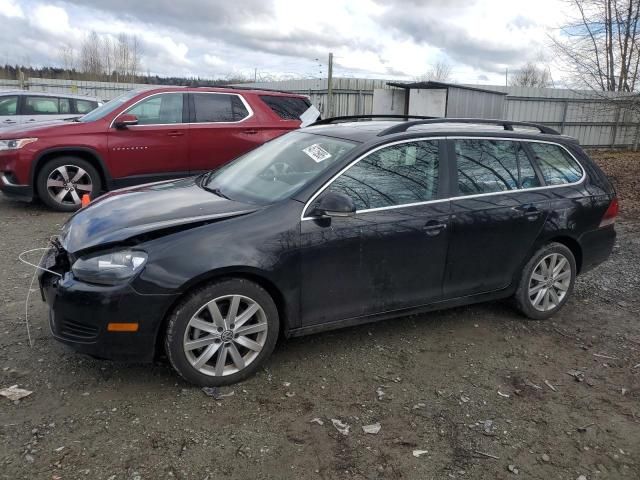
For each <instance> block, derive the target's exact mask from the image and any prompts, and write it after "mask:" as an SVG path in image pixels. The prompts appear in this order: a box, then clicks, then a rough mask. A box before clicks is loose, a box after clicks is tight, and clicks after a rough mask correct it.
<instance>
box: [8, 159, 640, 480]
mask: <svg viewBox="0 0 640 480" xmlns="http://www.w3.org/2000/svg"><path fill="white" fill-rule="evenodd" d="M599 155H600V154H599V153H598V154H597V155H596V157H597V158H598V160H600V156H599ZM624 157H625V158H624V159H623V160H620V161H619V162H618V161H617V160H616V159H615V158H614V157H613V156H612V155H611V154H608V153H607V154H606V158H605V157H603V158H605V161H603V165H604V163H606V164H607V166H606V167H605V168H606V169H607V171H608V172H609V173H610V174H612V175H614V176H619V175H620V172H624V171H626V168H627V167H626V166H628V164H630V163H632V162H631V161H630V160H628V159H627V155H626V154H625V155H624ZM612 158H613V159H612ZM630 158H631V157H630ZM632 158H635V159H636V161H637V162H638V164H640V156H638V155H635V156H634V157H632ZM615 181H616V184H617V185H618V188H619V191H620V196H621V198H622V199H623V202H624V203H623V205H624V204H627V202H629V201H631V202H633V201H637V197H634V195H637V192H635V193H634V191H633V189H628V187H627V186H628V185H629V182H623V181H619V180H618V179H617V178H616V179H615ZM634 198H635V200H634ZM623 208H624V207H623ZM633 211H634V210H630V209H629V210H628V209H625V210H624V212H625V217H624V218H623V219H622V220H621V221H620V222H619V223H618V227H617V230H618V233H619V237H618V240H619V241H618V245H617V246H616V248H615V251H614V254H613V255H612V257H611V259H610V260H609V261H608V262H606V263H605V264H603V265H601V266H600V267H599V268H598V269H596V270H594V271H592V272H589V273H588V274H585V275H584V276H582V277H580V278H579V281H578V283H577V286H576V291H575V295H574V296H573V298H572V299H571V300H570V302H569V304H568V305H567V307H566V308H565V309H563V310H562V311H561V312H560V313H559V314H558V315H557V316H556V317H554V318H553V319H552V320H550V321H546V322H530V321H526V320H524V319H523V318H522V317H520V316H519V315H518V314H516V313H515V312H514V311H513V309H512V308H511V307H510V306H509V305H507V304H506V303H503V302H497V303H489V304H484V305H476V306H471V307H464V308H457V309H453V310H448V311H443V312H436V313H430V314H428V315H422V316H414V317H407V318H402V319H397V320H393V321H387V322H381V323H377V324H372V325H365V326H360V327H356V328H349V329H345V330H340V331H335V332H329V333H325V334H320V335H314V336H309V337H304V338H298V339H293V340H290V341H288V342H285V343H283V344H281V345H280V346H279V347H278V348H277V349H276V352H275V353H274V355H273V357H272V359H271V360H270V361H269V362H268V364H267V365H266V368H265V369H264V370H262V371H260V372H259V373H258V375H256V376H255V377H253V378H251V379H249V380H248V381H246V382H244V383H242V384H239V385H235V386H233V387H227V388H224V389H222V390H221V391H220V393H222V394H226V395H227V396H225V397H221V398H219V399H218V400H216V399H214V398H212V397H208V396H206V395H205V394H204V393H203V392H202V391H201V390H200V389H198V388H194V387H191V386H190V385H187V384H186V383H184V382H182V381H181V380H180V379H179V378H178V377H177V376H176V375H175V374H174V373H173V372H172V371H171V369H170V368H169V367H168V366H167V365H166V364H165V363H159V364H156V365H123V364H118V363H113V362H107V361H97V360H93V359H91V358H88V357H86V356H82V355H79V354H76V353H74V352H72V351H70V350H68V349H66V348H65V347H63V346H62V345H60V344H58V343H57V342H55V341H54V340H53V339H51V337H50V336H49V333H48V329H47V326H46V320H45V319H46V316H45V314H46V311H45V308H44V305H43V304H42V303H41V302H40V301H39V299H38V298H33V299H32V301H31V302H30V304H31V306H30V310H29V317H30V322H31V326H32V335H33V337H34V340H35V344H34V346H33V347H32V348H30V347H29V345H28V342H27V336H26V331H25V327H24V321H25V318H24V300H25V294H26V291H27V288H28V284H29V280H30V272H29V270H28V269H27V268H25V267H24V266H23V265H21V264H20V263H18V261H17V260H16V257H17V255H18V253H20V252H21V251H23V250H26V249H28V248H35V247H39V246H42V245H43V244H44V243H45V241H46V239H47V238H48V236H49V235H50V234H51V233H52V232H54V231H55V230H56V229H57V228H58V226H59V225H60V223H61V222H63V221H64V218H65V215H62V214H56V213H52V212H49V211H46V210H45V209H44V208H42V207H39V206H37V205H25V204H20V203H13V202H9V201H6V200H5V199H4V198H0V245H2V251H3V255H2V259H1V260H0V269H1V270H2V272H3V274H2V276H1V277H0V288H1V289H2V292H4V295H3V297H2V300H1V305H2V308H1V309H0V320H1V322H2V323H1V327H0V331H1V332H2V334H1V335H0V387H8V386H11V385H16V384H17V385H18V386H19V387H21V388H25V389H28V390H31V391H33V393H32V394H31V395H30V396H28V397H26V398H24V399H22V400H20V401H18V402H11V401H9V400H7V399H4V398H0V406H1V408H0V478H4V479H12V480H13V479H51V480H52V479H77V478H80V479H85V478H91V479H112V480H115V479H131V480H133V479H160V478H176V479H198V480H205V479H209V480H215V479H219V478H229V479H247V478H252V479H287V478H292V479H294V478H295V479H298V478H305V479H306V478H309V479H314V478H318V479H333V478H349V479H352V478H353V479H443V478H457V479H465V478H473V479H478V478H481V479H484V478H486V479H507V478H531V479H544V480H547V479H549V478H554V479H569V480H576V479H577V478H579V477H580V476H581V475H584V476H585V478H587V479H588V480H592V479H599V478H603V479H604V478H607V479H621V478H622V479H625V478H629V479H637V478H640V401H639V400H640V380H639V379H640V325H639V322H638V320H639V319H640V299H639V298H638V292H639V291H640V220H638V219H637V218H636V217H637V216H636V215H632V214H631V213H630V212H633ZM35 297H37V293H36V295H35ZM568 372H569V373H568ZM314 419H319V420H316V421H313V420H314ZM332 419H335V420H339V421H340V422H343V423H344V424H346V425H348V426H349V431H348V434H347V435H343V434H342V433H340V432H339V431H338V429H337V428H335V427H334V425H333V423H332ZM374 423H380V426H381V428H380V431H379V432H378V433H377V434H367V433H364V431H363V429H362V427H363V426H365V425H370V424H374ZM418 451H420V452H418Z"/></svg>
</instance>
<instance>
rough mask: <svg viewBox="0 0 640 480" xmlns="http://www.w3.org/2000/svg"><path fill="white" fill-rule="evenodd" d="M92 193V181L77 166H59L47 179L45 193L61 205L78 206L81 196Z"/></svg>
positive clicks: (84, 171)
mask: <svg viewBox="0 0 640 480" xmlns="http://www.w3.org/2000/svg"><path fill="white" fill-rule="evenodd" d="M92 191H93V181H92V180H91V177H90V176H89V174H88V173H87V171H86V170H84V169H83V168H80V167H78V166H77V165H61V166H59V167H57V168H55V169H53V170H52V171H51V173H49V176H48V177H47V192H49V195H50V196H51V198H52V199H53V200H55V201H56V202H57V203H59V204H61V205H80V204H81V202H82V196H83V195H84V194H85V193H89V194H90V193H91V192H92Z"/></svg>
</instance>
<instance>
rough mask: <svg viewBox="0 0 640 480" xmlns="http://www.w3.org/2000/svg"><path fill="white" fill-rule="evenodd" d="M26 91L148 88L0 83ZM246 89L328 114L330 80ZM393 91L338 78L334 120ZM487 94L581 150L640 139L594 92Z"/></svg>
mask: <svg viewBox="0 0 640 480" xmlns="http://www.w3.org/2000/svg"><path fill="white" fill-rule="evenodd" d="M21 86H22V87H23V88H27V89H29V90H34V91H44V92H53V93H73V94H77V95H89V96H93V97H98V98H99V99H101V100H110V99H112V98H114V97H116V96H118V95H120V94H121V93H123V92H126V91H128V90H131V89H133V88H145V87H147V88H148V87H150V85H145V84H133V83H111V82H88V81H73V80H54V79H43V78H29V79H28V80H26V81H25V82H23V83H21V82H20V81H17V80H2V79H0V89H16V88H20V87H21ZM242 86H243V87H256V88H270V89H276V90H285V91H290V92H296V93H301V94H304V95H308V96H309V97H310V99H311V101H312V102H313V104H314V105H316V106H317V107H318V109H319V110H320V111H321V112H322V114H323V116H326V115H327V79H326V78H325V79H310V80H285V81H278V82H258V83H249V84H242ZM376 88H390V87H388V85H387V80H372V79H359V78H337V79H334V82H333V115H336V116H337V115H365V114H370V113H371V112H372V108H373V91H374V89H376ZM482 88H483V89H487V90H496V91H501V92H506V93H507V94H508V95H507V97H506V102H505V107H504V108H505V111H504V113H503V117H504V118H505V119H507V120H519V121H529V122H538V123H542V124H544V125H548V126H551V127H553V128H556V129H557V130H559V131H561V132H562V133H565V134H567V135H570V136H572V137H575V138H577V139H578V140H579V141H580V143H581V144H582V145H585V146H598V147H630V146H632V145H633V144H634V141H635V139H636V137H637V136H638V135H639V134H640V118H638V116H637V115H634V114H633V113H632V112H631V111H629V110H628V109H627V108H625V107H624V105H623V104H622V103H620V102H618V103H616V102H612V101H609V100H607V99H606V98H605V97H602V96H595V95H594V94H593V93H591V92H580V91H574V90H567V89H555V88H527V87H501V86H486V85H482Z"/></svg>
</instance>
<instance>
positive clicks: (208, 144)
mask: <svg viewBox="0 0 640 480" xmlns="http://www.w3.org/2000/svg"><path fill="white" fill-rule="evenodd" d="M188 95H189V98H190V102H191V125H190V128H189V165H190V170H191V172H192V173H194V174H195V173H199V172H203V171H207V170H212V169H215V168H218V167H220V166H221V165H224V164H225V163H228V162H229V161H231V160H233V159H234V158H236V157H239V156H240V155H242V154H244V153H246V152H248V151H249V150H253V149H254V148H255V147H257V146H258V145H261V144H262V143H264V140H263V139H262V137H261V135H260V132H259V130H258V129H257V125H258V121H257V119H256V118H255V117H254V115H253V111H252V110H251V107H250V106H249V104H248V103H247V102H246V101H245V100H244V99H243V98H242V96H240V95H238V94H235V93H220V92H202V93H199V92H197V93H190V94H188Z"/></svg>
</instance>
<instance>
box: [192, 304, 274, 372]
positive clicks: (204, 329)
mask: <svg viewBox="0 0 640 480" xmlns="http://www.w3.org/2000/svg"><path fill="white" fill-rule="evenodd" d="M268 328H269V325H268V324H267V319H266V314H265V313H264V310H263V309H262V307H261V306H260V305H259V304H258V303H257V302H256V301H255V300H253V299H251V298H249V297H245V296H243V295H227V296H224V297H219V298H216V299H214V300H211V301H210V302H208V303H206V304H205V305H203V306H202V307H201V308H200V309H199V310H198V311H197V312H196V313H195V315H193V316H192V317H191V320H189V323H188V324H187V328H186V329H185V332H184V339H183V348H184V351H185V355H186V357H187V360H188V361H189V363H190V364H191V366H192V367H193V368H194V369H196V370H197V371H199V372H200V373H202V374H204V375H213V376H216V377H223V376H226V375H231V374H233V373H237V372H239V371H241V370H243V369H244V368H245V367H247V366H248V365H250V364H251V363H252V362H253V361H254V360H255V359H256V358H257V357H258V354H259V353H260V352H261V351H262V349H263V348H264V344H265V342H266V340H267V333H268Z"/></svg>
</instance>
